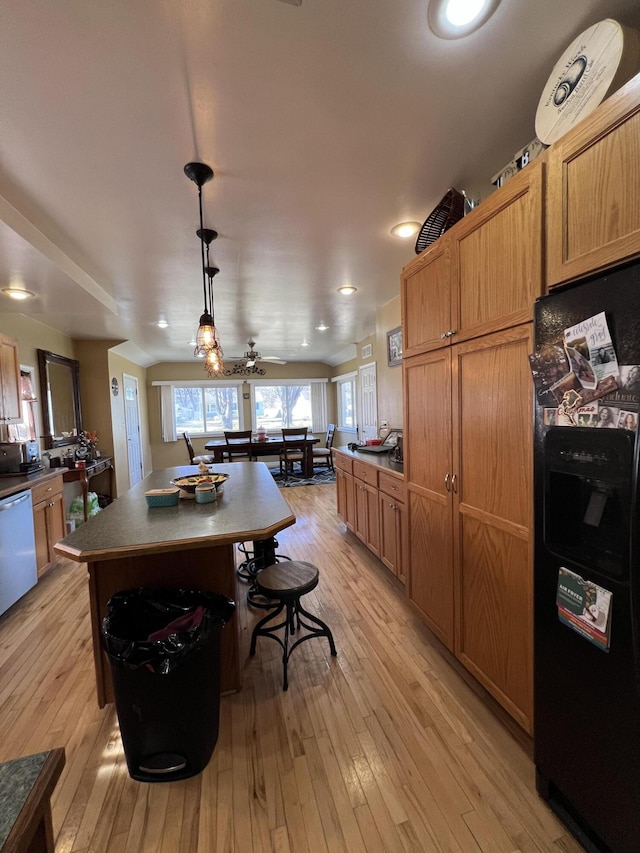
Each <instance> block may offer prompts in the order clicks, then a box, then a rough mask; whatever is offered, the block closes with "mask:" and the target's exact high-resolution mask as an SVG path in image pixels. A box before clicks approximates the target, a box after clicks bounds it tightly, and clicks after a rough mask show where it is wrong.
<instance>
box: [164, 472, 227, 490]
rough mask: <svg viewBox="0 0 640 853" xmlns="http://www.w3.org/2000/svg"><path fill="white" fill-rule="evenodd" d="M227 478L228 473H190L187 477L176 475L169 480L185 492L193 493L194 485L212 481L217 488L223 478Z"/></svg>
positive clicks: (222, 481)
mask: <svg viewBox="0 0 640 853" xmlns="http://www.w3.org/2000/svg"><path fill="white" fill-rule="evenodd" d="M228 479H229V475H228V474H191V475H189V476H188V477H176V478H175V480H172V481H171V485H172V486H177V487H178V488H179V489H181V490H182V491H183V492H187V494H190V495H195V493H196V486H202V485H206V484H207V483H213V484H214V485H215V487H216V489H219V488H220V487H221V486H222V484H223V483H224V482H225V480H228Z"/></svg>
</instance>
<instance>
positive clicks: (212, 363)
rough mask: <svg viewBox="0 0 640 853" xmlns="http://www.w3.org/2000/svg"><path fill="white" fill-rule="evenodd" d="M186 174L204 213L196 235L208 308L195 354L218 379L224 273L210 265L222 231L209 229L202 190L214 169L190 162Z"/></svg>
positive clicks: (204, 312) (197, 340)
mask: <svg viewBox="0 0 640 853" xmlns="http://www.w3.org/2000/svg"><path fill="white" fill-rule="evenodd" d="M184 173H185V175H186V176H187V177H188V178H189V180H191V181H193V182H194V183H195V184H196V186H197V187H198V209H199V213H200V228H199V229H198V230H197V231H196V235H197V237H198V239H199V240H200V256H201V261H202V293H203V301H204V308H203V311H202V314H201V316H200V321H199V323H198V331H197V333H196V345H195V349H194V351H193V354H194V355H195V356H196V358H203V357H204V359H205V370H206V372H207V374H208V375H209V376H216V375H220V374H221V373H222V372H223V370H224V362H223V352H222V347H221V345H220V336H219V334H218V330H217V329H216V326H215V321H214V316H213V278H214V276H215V275H216V274H217V273H218V272H220V270H219V269H218V268H217V267H212V266H210V265H209V246H210V244H211V242H212V241H213V240H215V239H216V237H217V236H218V232H217V231H213V230H212V229H211V228H205V227H204V221H203V217H202V187H203V185H204V184H206V183H207V182H208V181H210V180H211V179H212V178H213V169H212V168H211V167H210V166H207V165H206V164H205V163H187V165H186V166H185V167H184Z"/></svg>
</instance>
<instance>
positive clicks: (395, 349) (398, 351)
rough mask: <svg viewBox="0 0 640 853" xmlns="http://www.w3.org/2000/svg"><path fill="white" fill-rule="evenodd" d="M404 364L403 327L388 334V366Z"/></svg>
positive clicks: (398, 327)
mask: <svg viewBox="0 0 640 853" xmlns="http://www.w3.org/2000/svg"><path fill="white" fill-rule="evenodd" d="M399 364H402V326H397V327H396V328H395V329H391V331H390V332H387V366H388V367H397V366H398V365H399Z"/></svg>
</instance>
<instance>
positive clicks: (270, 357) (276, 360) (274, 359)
mask: <svg viewBox="0 0 640 853" xmlns="http://www.w3.org/2000/svg"><path fill="white" fill-rule="evenodd" d="M260 361H270V362H271V363H272V364H286V363H287V362H286V361H285V360H284V359H282V358H278V357H277V356H275V355H263V356H262V357H261V358H260Z"/></svg>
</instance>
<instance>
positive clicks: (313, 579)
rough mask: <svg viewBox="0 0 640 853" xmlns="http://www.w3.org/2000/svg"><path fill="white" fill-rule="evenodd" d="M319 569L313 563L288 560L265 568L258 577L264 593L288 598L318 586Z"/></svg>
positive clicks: (260, 589) (257, 579)
mask: <svg viewBox="0 0 640 853" xmlns="http://www.w3.org/2000/svg"><path fill="white" fill-rule="evenodd" d="M317 583H318V569H317V568H316V567H315V566H314V565H312V564H311V563H304V562H301V561H297V560H288V561H286V562H283V563H275V564H274V565H273V566H269V567H268V568H266V569H263V570H262V571H261V572H260V573H259V574H258V576H257V578H256V585H257V587H258V590H259V591H260V593H261V594H262V595H266V596H268V597H269V598H287V597H289V596H300V595H304V594H305V593H306V592H310V591H311V590H312V589H314V587H315V586H317Z"/></svg>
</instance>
